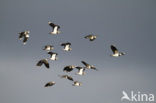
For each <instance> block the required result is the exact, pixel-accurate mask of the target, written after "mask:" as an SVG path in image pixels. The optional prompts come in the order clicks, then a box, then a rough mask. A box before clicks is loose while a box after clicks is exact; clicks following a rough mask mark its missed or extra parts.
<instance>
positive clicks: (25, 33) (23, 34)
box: [18, 31, 30, 45]
mask: <svg viewBox="0 0 156 103" xmlns="http://www.w3.org/2000/svg"><path fill="white" fill-rule="evenodd" d="M29 33H30V31H23V32H20V33H19V37H18V38H19V40H22V38H23V44H24V45H25V44H26V42H27V41H28V38H29V37H30V36H29Z"/></svg>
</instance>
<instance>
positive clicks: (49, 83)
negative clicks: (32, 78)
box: [44, 81, 55, 87]
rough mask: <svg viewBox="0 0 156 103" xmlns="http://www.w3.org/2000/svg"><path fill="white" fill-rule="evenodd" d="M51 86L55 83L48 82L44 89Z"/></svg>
mask: <svg viewBox="0 0 156 103" xmlns="http://www.w3.org/2000/svg"><path fill="white" fill-rule="evenodd" d="M53 85H55V82H53V81H50V82H48V83H46V84H45V86H44V87H50V86H53Z"/></svg>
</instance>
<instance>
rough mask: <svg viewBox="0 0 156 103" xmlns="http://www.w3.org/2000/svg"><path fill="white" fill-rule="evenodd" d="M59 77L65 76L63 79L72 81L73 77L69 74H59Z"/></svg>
mask: <svg viewBox="0 0 156 103" xmlns="http://www.w3.org/2000/svg"><path fill="white" fill-rule="evenodd" d="M59 76H60V77H61V78H65V79H68V80H70V81H74V79H73V78H72V77H71V76H68V75H59Z"/></svg>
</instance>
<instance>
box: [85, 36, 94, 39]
mask: <svg viewBox="0 0 156 103" xmlns="http://www.w3.org/2000/svg"><path fill="white" fill-rule="evenodd" d="M91 36H92V35H87V36H85V37H84V38H86V39H88V38H90V37H91Z"/></svg>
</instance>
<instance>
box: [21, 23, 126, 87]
mask: <svg viewBox="0 0 156 103" xmlns="http://www.w3.org/2000/svg"><path fill="white" fill-rule="evenodd" d="M48 24H49V26H50V27H52V31H51V32H50V33H49V34H51V35H58V34H60V33H61V32H60V31H59V29H60V26H59V25H56V24H54V23H52V22H48ZM29 34H30V31H23V32H20V33H19V40H23V44H24V45H25V44H26V42H27V41H28V39H29V37H30V36H29ZM84 38H85V39H89V40H90V41H91V42H92V41H94V40H95V39H96V38H97V36H96V35H92V34H90V35H87V36H85V37H84ZM61 46H63V47H64V48H63V50H64V51H67V52H68V51H71V50H72V48H71V43H70V42H66V43H62V44H61ZM110 48H111V50H112V52H113V54H111V56H113V57H119V56H122V55H125V53H124V52H119V51H118V49H117V48H116V47H115V46H114V45H111V46H110ZM53 49H54V47H53V46H52V45H45V47H44V48H43V50H45V51H47V52H48V54H49V55H50V58H46V59H41V60H39V61H38V62H37V64H36V66H39V67H40V66H42V65H44V66H45V67H46V68H47V69H49V68H50V65H49V62H48V61H50V60H52V61H56V60H58V57H57V56H58V54H57V53H55V52H53V51H52V50H53ZM81 63H82V64H83V65H84V66H83V67H81V66H74V65H68V66H66V67H64V69H63V71H64V72H66V73H68V72H71V71H72V70H73V69H77V70H78V72H77V73H76V74H77V75H85V70H86V69H88V70H89V69H93V70H97V68H96V67H95V66H94V65H91V64H88V63H87V62H85V61H81ZM59 77H61V78H65V79H68V80H70V81H72V82H73V84H72V85H73V86H81V85H82V83H81V82H79V81H76V80H74V79H73V78H72V77H71V76H69V75H59ZM55 84H56V83H55V81H50V82H48V83H46V84H45V86H44V87H50V86H53V85H55Z"/></svg>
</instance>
